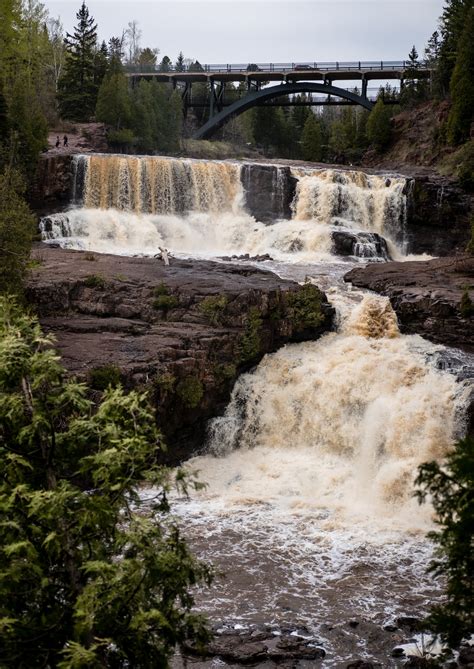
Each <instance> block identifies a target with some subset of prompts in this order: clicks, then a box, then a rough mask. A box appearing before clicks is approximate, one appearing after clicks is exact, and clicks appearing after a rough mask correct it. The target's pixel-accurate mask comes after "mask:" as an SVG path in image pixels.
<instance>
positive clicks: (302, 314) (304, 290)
mask: <svg viewBox="0 0 474 669" xmlns="http://www.w3.org/2000/svg"><path fill="white" fill-rule="evenodd" d="M321 302H322V299H321V291H320V290H319V288H318V287H317V286H313V284H312V283H305V284H304V286H302V287H301V288H300V290H298V291H295V292H288V293H286V303H287V305H288V312H289V313H288V315H289V318H290V320H291V322H292V324H293V327H294V328H295V329H297V330H306V329H307V328H317V327H319V326H320V325H321V323H322V322H323V321H324V314H323V312H322V309H321Z"/></svg>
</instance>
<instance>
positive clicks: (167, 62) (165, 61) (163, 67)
mask: <svg viewBox="0 0 474 669" xmlns="http://www.w3.org/2000/svg"><path fill="white" fill-rule="evenodd" d="M172 66H173V64H172V62H171V58H169V57H168V56H163V58H162V60H161V63H160V66H159V68H158V70H159V71H160V72H170V70H171V68H172Z"/></svg>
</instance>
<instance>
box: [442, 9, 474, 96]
mask: <svg viewBox="0 0 474 669" xmlns="http://www.w3.org/2000/svg"><path fill="white" fill-rule="evenodd" d="M445 1H446V5H445V8H444V10H443V14H442V16H441V20H440V29H441V38H442V41H441V46H440V50H439V66H438V81H439V86H440V89H441V92H442V94H443V96H446V95H447V94H448V92H449V85H450V81H451V76H452V73H453V70H454V66H455V64H456V57H457V49H458V43H459V40H460V37H461V34H462V32H463V30H464V26H465V24H466V19H467V15H468V13H469V12H470V10H471V8H472V6H473V0H445Z"/></svg>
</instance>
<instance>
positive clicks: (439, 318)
mask: <svg viewBox="0 0 474 669" xmlns="http://www.w3.org/2000/svg"><path fill="white" fill-rule="evenodd" d="M344 279H345V281H348V282H351V283H352V284H354V285H355V286H357V287H359V288H368V289H369V290H373V291H375V292H377V293H381V294H382V295H387V296H388V297H389V299H390V302H391V304H392V307H393V308H394V310H395V311H396V313H397V316H398V320H399V323H400V327H401V330H402V332H404V333H407V334H415V333H417V334H420V335H422V336H424V337H426V338H427V339H429V340H431V341H433V342H435V343H439V344H445V345H446V346H453V347H455V348H461V349H463V350H466V351H471V352H472V351H474V310H473V308H472V305H471V307H469V304H468V303H467V304H464V305H463V304H462V301H463V294H466V292H467V294H468V295H469V293H470V299H472V300H473V301H474V257H473V256H467V255H464V256H455V257H448V258H436V259H434V260H428V261H411V262H390V263H383V264H382V263H380V264H372V265H367V266H365V267H357V268H355V269H353V270H351V271H350V272H349V273H348V274H346V275H345V277H344Z"/></svg>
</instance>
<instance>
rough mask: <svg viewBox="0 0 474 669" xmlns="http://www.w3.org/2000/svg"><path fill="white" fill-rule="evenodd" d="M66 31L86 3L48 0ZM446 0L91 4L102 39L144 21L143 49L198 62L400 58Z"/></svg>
mask: <svg viewBox="0 0 474 669" xmlns="http://www.w3.org/2000/svg"><path fill="white" fill-rule="evenodd" d="M44 4H45V5H46V7H47V8H48V10H49V12H50V14H51V15H52V16H60V18H61V20H62V22H63V24H64V27H65V28H66V30H69V31H70V30H71V29H72V27H73V26H74V24H75V22H76V17H75V14H76V11H77V9H78V8H79V6H80V4H81V0H46V1H44ZM443 4H444V2H443V0H309V1H308V0H306V1H300V0H285V1H283V0H278V1H275V0H239V1H236V0H214V1H211V2H209V1H208V2H201V0H174V1H173V2H170V1H169V0H148V1H143V0H138V1H137V0H129V1H128V2H123V1H120V0H118V1H117V0H89V1H88V2H87V5H88V7H89V9H90V12H91V14H92V15H93V16H94V18H95V19H96V21H97V23H98V24H99V37H100V39H101V40H102V39H105V40H108V39H109V37H110V36H112V35H121V33H122V30H123V29H124V28H126V26H127V23H128V22H129V21H131V20H133V19H136V20H137V21H138V22H139V27H140V28H141V30H142V32H143V35H142V40H141V41H142V46H150V47H158V48H159V49H160V58H161V57H162V56H163V55H165V54H166V55H168V56H170V57H171V58H172V60H175V58H176V55H177V54H178V52H179V51H180V50H182V51H183V52H184V55H185V56H186V57H190V58H193V59H198V60H199V61H200V62H201V63H203V64H204V63H249V62H257V63H259V62H260V63H264V62H305V61H319V62H322V61H333V60H340V61H344V60H346V61H347V60H380V59H384V60H400V59H404V58H406V56H407V54H408V51H409V50H410V49H411V46H412V45H413V44H415V45H416V47H417V48H418V50H419V51H420V53H422V52H423V48H424V46H425V44H426V41H427V39H428V38H429V37H430V35H431V34H432V32H433V31H434V30H436V27H437V19H438V17H439V15H440V14H441V10H442V7H443Z"/></svg>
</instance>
